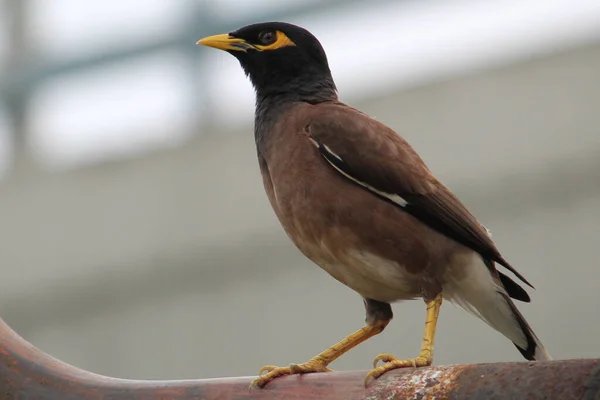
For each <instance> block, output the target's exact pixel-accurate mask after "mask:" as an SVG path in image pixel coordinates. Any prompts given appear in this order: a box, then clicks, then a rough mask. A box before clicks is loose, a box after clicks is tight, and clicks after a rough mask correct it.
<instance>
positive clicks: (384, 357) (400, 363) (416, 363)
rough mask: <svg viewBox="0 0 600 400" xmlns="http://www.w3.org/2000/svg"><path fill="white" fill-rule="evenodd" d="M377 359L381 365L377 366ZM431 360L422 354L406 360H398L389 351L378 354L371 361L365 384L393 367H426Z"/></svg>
mask: <svg viewBox="0 0 600 400" xmlns="http://www.w3.org/2000/svg"><path fill="white" fill-rule="evenodd" d="M379 361H382V362H383V365H380V366H377V364H378V363H379ZM431 362H432V359H431V357H427V356H424V355H420V356H418V357H415V358H409V359H407V360H400V359H398V358H396V357H395V356H393V355H392V354H389V353H385V354H380V355H378V356H377V357H376V358H375V361H373V370H371V372H369V373H368V374H367V376H366V377H365V386H367V385H368V384H369V383H370V382H371V381H372V380H374V379H377V378H379V377H380V376H381V375H383V374H385V373H386V372H388V371H391V370H393V369H396V368H409V367H413V368H418V367H428V366H430V365H431Z"/></svg>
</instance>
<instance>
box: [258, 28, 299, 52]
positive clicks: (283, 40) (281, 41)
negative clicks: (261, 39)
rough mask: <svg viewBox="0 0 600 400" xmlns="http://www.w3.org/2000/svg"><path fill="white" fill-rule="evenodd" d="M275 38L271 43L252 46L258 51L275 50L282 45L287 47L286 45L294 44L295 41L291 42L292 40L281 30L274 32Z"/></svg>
mask: <svg viewBox="0 0 600 400" xmlns="http://www.w3.org/2000/svg"><path fill="white" fill-rule="evenodd" d="M276 35H277V36H276V39H275V41H274V42H273V43H271V44H268V45H266V46H265V45H261V44H255V45H254V48H256V49H257V50H260V51H266V50H277V49H281V48H283V47H288V46H295V45H296V43H294V42H292V40H291V39H290V38H289V37H287V35H286V34H285V33H283V32H281V31H277V32H276Z"/></svg>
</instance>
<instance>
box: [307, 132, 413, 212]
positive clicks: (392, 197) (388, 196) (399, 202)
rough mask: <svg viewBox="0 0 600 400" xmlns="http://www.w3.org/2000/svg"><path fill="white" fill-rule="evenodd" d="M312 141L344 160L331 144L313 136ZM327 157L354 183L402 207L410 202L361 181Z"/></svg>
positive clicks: (316, 145)
mask: <svg viewBox="0 0 600 400" xmlns="http://www.w3.org/2000/svg"><path fill="white" fill-rule="evenodd" d="M310 141H311V142H312V143H313V144H314V145H315V147H317V148H318V149H319V150H321V149H325V151H326V152H327V154H330V155H331V156H333V157H335V158H337V159H338V160H340V161H341V162H343V161H344V160H342V157H340V156H339V155H337V154H335V153H334V152H333V151H332V150H331V149H330V148H329V146H327V145H326V144H324V143H319V142H317V141H316V140H314V139H313V138H310ZM323 158H325V160H327V162H328V163H329V164H330V165H331V166H332V167H333V168H335V169H336V170H337V171H338V172H339V173H340V174H342V175H344V176H345V177H346V178H348V179H350V180H351V181H353V182H354V183H357V184H359V185H360V186H362V187H364V188H365V189H367V190H370V191H371V192H373V193H377V194H378V195H380V196H383V197H385V198H386V199H388V200H390V201H392V202H393V203H395V204H397V205H399V206H400V207H405V206H406V205H407V204H408V202H407V201H406V200H404V199H403V198H402V197H401V196H399V195H397V194H393V193H386V192H382V191H381V190H378V189H375V188H374V187H373V186H371V185H369V184H367V183H364V182H361V181H359V180H358V179H356V178H354V177H352V176H350V175H348V174H347V173H346V172H345V171H343V170H342V169H340V167H338V166H337V165H335V164H334V163H333V162H331V161H330V160H329V159H328V158H327V157H323Z"/></svg>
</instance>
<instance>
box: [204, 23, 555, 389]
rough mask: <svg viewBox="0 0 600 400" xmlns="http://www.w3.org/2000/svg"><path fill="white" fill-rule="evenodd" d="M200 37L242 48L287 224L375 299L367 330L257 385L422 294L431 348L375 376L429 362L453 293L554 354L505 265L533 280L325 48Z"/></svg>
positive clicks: (263, 165) (261, 141)
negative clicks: (361, 96) (338, 81)
mask: <svg viewBox="0 0 600 400" xmlns="http://www.w3.org/2000/svg"><path fill="white" fill-rule="evenodd" d="M198 43H199V44H202V45H205V46H210V47H214V48H217V49H221V50H225V51H227V52H228V53H230V54H232V55H233V56H234V57H235V58H237V59H238V61H239V62H240V64H241V66H242V68H243V69H244V71H245V73H246V75H247V76H248V77H249V78H250V80H251V81H252V84H253V86H254V89H255V91H256V110H255V125H254V136H255V140H256V149H257V153H258V163H259V166H260V172H261V174H262V179H263V183H264V186H265V189H266V192H267V195H268V198H269V201H270V202H271V205H272V207H273V210H274V211H275V214H276V215H277V217H278V218H279V221H280V222H281V225H282V226H283V228H284V229H285V232H286V233H287V234H288V236H289V237H290V239H291V240H292V241H293V242H294V244H295V245H296V246H297V247H298V249H300V251H301V252H302V253H303V254H304V255H305V256H306V257H308V258H309V259H310V260H312V261H313V262H315V263H316V264H317V265H319V266H320V267H321V268H323V269H324V270H325V271H327V272H328V273H329V274H330V275H331V276H333V277H334V278H335V279H337V280H338V281H340V282H342V283H343V284H345V285H347V286H349V287H350V288H351V289H353V290H354V291H356V292H358V294H360V295H361V296H362V297H363V299H364V304H365V308H366V326H365V327H363V328H361V329H359V330H358V331H356V332H354V333H352V334H351V335H349V336H348V337H346V338H345V339H343V340H341V341H340V342H338V343H336V344H335V345H333V346H331V347H330V348H329V349H327V350H325V351H323V352H322V353H320V354H318V355H317V356H315V357H314V358H312V359H310V360H309V361H307V362H305V363H302V364H292V365H291V366H289V367H275V366H270V365H269V366H265V367H263V368H262V369H261V371H260V374H259V377H258V378H257V379H255V380H254V381H253V383H252V385H253V386H257V387H262V386H264V385H265V384H266V383H268V382H269V381H271V380H272V379H274V378H276V377H278V376H282V375H289V374H301V373H309V372H325V371H330V369H329V368H328V365H329V364H330V363H331V362H332V361H334V360H335V359H337V358H338V357H340V356H341V355H342V354H344V353H346V352H347V351H349V350H350V349H352V348H353V347H355V346H357V345H359V344H360V343H362V342H364V341H365V340H367V339H369V338H370V337H372V336H374V335H377V334H379V333H381V332H382V331H383V330H384V328H385V327H386V326H387V324H388V323H389V322H390V320H391V319H392V309H391V307H390V303H392V302H397V301H401V300H409V299H415V298H423V299H424V301H425V304H426V306H427V307H426V317H425V333H424V336H423V342H422V345H421V352H420V353H419V355H418V356H417V357H414V358H409V359H400V358H396V357H394V356H393V355H391V354H380V355H378V356H377V357H376V358H375V362H374V369H373V370H372V371H371V372H370V373H369V374H368V375H367V377H366V380H365V383H368V382H369V381H370V380H371V379H374V378H377V377H379V376H381V375H382V374H383V373H385V372H387V371H390V370H392V369H395V368H404V367H423V366H428V365H431V363H432V360H433V344H434V336H435V329H436V322H437V319H438V315H439V312H440V306H441V305H442V299H443V298H445V299H448V300H450V301H452V302H455V303H457V304H458V305H460V306H462V307H463V308H465V309H466V310H468V311H470V312H472V313H473V314H474V315H476V316H477V317H479V318H481V319H482V320H483V321H485V322H486V323H487V324H489V325H490V326H491V327H492V328H494V329H496V330H497V331H499V332H500V333H502V334H503V335H504V336H506V337H507V338H508V339H509V340H511V341H512V342H513V343H514V345H515V346H516V347H517V349H518V350H519V351H520V352H521V354H522V355H523V357H525V358H526V359H528V360H550V355H549V354H548V352H547V351H546V349H545V348H544V346H543V345H542V343H541V342H540V340H539V339H538V338H537V336H536V335H535V333H534V332H533V330H532V329H531V327H530V326H529V324H528V323H527V322H526V321H525V319H524V318H523V316H522V315H521V313H520V312H519V311H518V309H517V308H516V306H515V304H514V303H513V301H512V300H511V298H513V299H516V300H520V301H524V302H529V295H528V294H527V292H526V291H525V290H524V289H523V288H522V287H521V286H519V284H517V283H516V282H515V281H514V280H513V279H511V278H510V277H508V276H507V275H505V274H503V273H502V272H499V271H498V270H497V269H496V264H499V265H501V266H503V267H504V268H506V269H507V270H509V271H510V272H512V273H513V274H514V275H515V276H516V277H517V278H518V279H520V280H521V281H522V282H523V283H525V284H527V285H529V286H531V284H530V283H529V282H528V281H527V280H526V279H525V278H524V277H523V276H522V275H521V274H519V273H518V272H517V271H516V270H515V269H514V268H513V267H512V266H511V265H510V264H509V263H508V262H507V261H506V260H505V259H504V258H503V257H502V255H501V254H500V252H499V251H498V249H497V248H496V246H495V245H494V242H493V241H492V239H491V237H490V234H489V232H488V231H487V229H486V228H485V227H484V226H483V225H481V224H480V223H479V222H478V221H477V219H475V217H474V216H473V215H472V214H471V213H470V212H469V211H468V210H467V209H466V207H465V206H464V205H463V204H462V203H461V202H460V200H458V198H457V197H456V196H455V195H454V194H453V193H452V192H451V191H450V190H449V189H448V188H447V187H446V186H444V185H443V184H442V183H440V182H439V181H438V180H437V179H436V178H435V177H434V176H433V174H432V173H431V171H430V170H429V169H428V168H427V166H426V164H425V163H424V162H423V160H422V159H421V158H420V157H419V155H418V154H417V153H416V152H415V151H414V150H413V149H412V147H411V146H410V145H409V144H408V143H407V142H406V141H405V140H404V139H403V138H402V137H400V136H399V135H398V134H397V133H396V132H394V131H393V130H392V129H390V128H389V127H387V126H385V125H384V124H382V123H380V122H378V121H376V120H374V119H372V118H370V117H369V116H367V115H365V114H363V113H362V112H360V111H358V110H356V109H354V108H352V107H350V106H348V105H346V104H344V103H342V102H340V101H339V100H338V95H337V89H336V85H335V83H334V81H333V78H332V76H331V71H330V69H329V65H328V62H327V57H326V55H325V51H324V50H323V47H322V46H321V44H320V43H319V41H318V40H317V39H316V38H315V37H314V36H313V35H312V34H311V33H310V32H308V31H307V30H305V29H303V28H300V27H298V26H294V25H291V24H287V23H281V22H268V23H259V24H253V25H248V26H245V27H243V28H241V29H239V30H237V31H234V32H231V33H228V34H222V35H216V36H210V37H206V38H204V39H202V40H200V41H199V42H198ZM357 51H360V49H357ZM531 287H533V286H531ZM380 361H381V362H383V364H382V365H380V366H377V364H378V362H380Z"/></svg>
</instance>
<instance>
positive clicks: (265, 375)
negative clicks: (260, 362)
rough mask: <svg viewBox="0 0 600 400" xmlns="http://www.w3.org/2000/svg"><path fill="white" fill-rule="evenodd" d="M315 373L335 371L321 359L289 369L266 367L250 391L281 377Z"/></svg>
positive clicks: (262, 369) (253, 382)
mask: <svg viewBox="0 0 600 400" xmlns="http://www.w3.org/2000/svg"><path fill="white" fill-rule="evenodd" d="M313 372H333V370H332V369H330V368H327V364H325V363H324V362H323V361H321V360H319V359H311V360H309V361H307V362H305V363H302V364H291V365H290V366H289V367H277V366H275V365H265V366H264V367H262V368H261V369H260V371H259V373H258V377H256V378H255V379H254V380H253V381H252V383H250V390H252V389H253V388H263V387H264V386H265V385H266V384H267V383H269V382H271V381H272V380H273V379H275V378H278V377H280V376H284V375H299V374H309V373H313Z"/></svg>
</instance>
